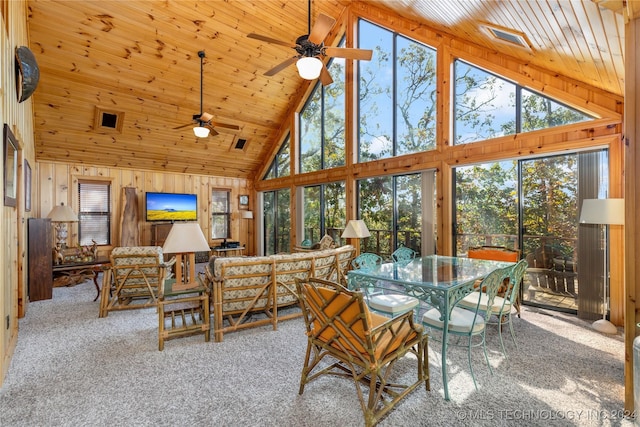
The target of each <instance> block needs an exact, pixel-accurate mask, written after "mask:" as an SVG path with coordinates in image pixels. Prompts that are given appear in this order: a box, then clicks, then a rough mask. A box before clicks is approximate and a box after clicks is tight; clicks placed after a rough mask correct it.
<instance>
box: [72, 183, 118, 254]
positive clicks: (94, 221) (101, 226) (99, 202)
mask: <svg viewBox="0 0 640 427" xmlns="http://www.w3.org/2000/svg"><path fill="white" fill-rule="evenodd" d="M78 202H79V206H80V212H79V215H78V219H79V220H80V222H79V225H78V241H79V243H80V245H83V246H84V245H91V244H92V243H93V242H94V241H95V242H96V243H97V244H98V245H109V244H111V184H110V183H109V182H104V181H79V182H78Z"/></svg>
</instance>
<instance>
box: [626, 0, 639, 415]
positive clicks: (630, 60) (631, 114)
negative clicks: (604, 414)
mask: <svg viewBox="0 0 640 427" xmlns="http://www.w3.org/2000/svg"><path fill="white" fill-rule="evenodd" d="M637 3H638V2H627V13H628V19H629V20H628V22H627V24H626V25H625V61H624V62H625V97H624V101H625V102H624V103H625V108H624V137H625V141H624V142H625V173H626V175H625V178H626V179H625V188H624V190H625V230H624V233H625V256H624V258H625V296H626V298H625V317H624V342H625V362H624V385H625V391H624V409H625V410H626V411H629V412H632V411H633V410H634V399H633V389H634V382H633V375H634V373H633V340H634V338H635V337H636V335H637V334H638V328H636V324H637V323H638V322H639V321H640V316H639V312H640V301H639V300H638V298H639V297H640V277H638V268H637V265H638V256H640V239H638V238H637V233H638V224H637V218H638V216H637V214H636V212H637V209H638V207H639V206H638V202H637V200H638V197H640V173H638V170H639V168H640V147H638V143H639V142H640V127H639V126H638V125H637V123H639V122H640V93H639V92H638V84H637V82H638V81H640V55H638V53H637V51H636V49H637V48H636V46H639V45H640V5H639V4H637ZM634 9H635V10H634ZM636 409H640V408H636Z"/></svg>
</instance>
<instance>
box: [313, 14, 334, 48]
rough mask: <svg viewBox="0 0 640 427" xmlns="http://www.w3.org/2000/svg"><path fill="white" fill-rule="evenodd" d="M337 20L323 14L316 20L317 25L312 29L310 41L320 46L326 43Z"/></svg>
mask: <svg viewBox="0 0 640 427" xmlns="http://www.w3.org/2000/svg"><path fill="white" fill-rule="evenodd" d="M335 23H336V20H335V19H333V18H331V17H330V16H327V15H325V14H324V13H321V14H320V15H318V17H317V18H316V23H315V24H313V27H311V33H309V38H308V40H309V41H310V42H311V43H313V44H320V43H322V42H323V41H324V38H325V37H327V34H329V31H331V29H332V28H333V26H334V25H335Z"/></svg>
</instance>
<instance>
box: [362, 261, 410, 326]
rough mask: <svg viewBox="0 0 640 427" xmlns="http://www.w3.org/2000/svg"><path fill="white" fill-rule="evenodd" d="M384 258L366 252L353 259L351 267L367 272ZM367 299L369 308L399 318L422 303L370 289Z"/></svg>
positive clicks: (366, 291)
mask: <svg viewBox="0 0 640 427" xmlns="http://www.w3.org/2000/svg"><path fill="white" fill-rule="evenodd" d="M382 261H383V260H382V257H381V256H380V255H378V254H374V253H371V252H365V253H362V254H360V255H358V256H357V257H355V258H354V259H353V261H351V265H352V266H353V268H354V269H356V270H367V269H372V268H375V267H376V266H377V265H380V264H382ZM364 291H365V292H364V293H365V297H366V301H367V304H368V305H369V308H370V309H371V310H373V311H376V312H378V313H382V314H385V315H388V316H391V317H396V316H399V315H401V314H403V313H406V312H408V311H411V310H413V309H414V308H416V307H417V306H418V305H420V301H419V300H418V299H417V298H414V297H412V296H409V295H404V294H395V293H384V292H382V291H377V290H375V289H372V288H370V287H367V288H366V289H364Z"/></svg>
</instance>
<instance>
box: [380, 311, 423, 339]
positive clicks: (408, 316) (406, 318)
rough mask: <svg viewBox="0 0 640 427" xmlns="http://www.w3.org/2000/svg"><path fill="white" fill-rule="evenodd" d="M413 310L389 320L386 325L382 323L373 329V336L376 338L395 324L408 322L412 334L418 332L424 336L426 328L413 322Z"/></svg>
mask: <svg viewBox="0 0 640 427" xmlns="http://www.w3.org/2000/svg"><path fill="white" fill-rule="evenodd" d="M413 315H414V314H413V310H410V311H407V312H406V313H403V314H401V315H399V316H396V317H393V318H391V319H389V320H387V321H386V322H384V323H381V324H379V325H377V326H376V327H374V328H372V329H371V335H372V336H375V335H377V334H379V333H384V332H385V331H386V330H387V329H390V328H391V327H392V326H393V325H394V324H396V323H398V324H400V323H405V322H408V323H409V330H410V331H412V332H416V333H418V334H422V333H423V331H424V328H423V327H422V325H418V324H416V323H415V322H414V320H413Z"/></svg>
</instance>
